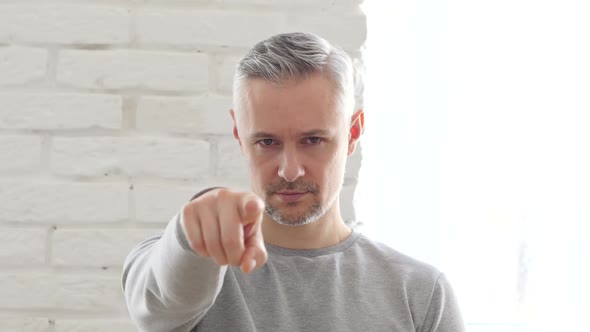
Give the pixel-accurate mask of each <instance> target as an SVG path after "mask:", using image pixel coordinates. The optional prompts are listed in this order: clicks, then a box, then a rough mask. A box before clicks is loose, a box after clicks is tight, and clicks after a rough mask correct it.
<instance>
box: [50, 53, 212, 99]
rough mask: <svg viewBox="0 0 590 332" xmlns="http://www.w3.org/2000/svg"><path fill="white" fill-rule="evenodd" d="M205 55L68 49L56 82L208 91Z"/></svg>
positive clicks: (63, 55) (61, 58)
mask: <svg viewBox="0 0 590 332" xmlns="http://www.w3.org/2000/svg"><path fill="white" fill-rule="evenodd" d="M208 66H209V63H208V58H207V56H206V55H203V54H195V53H173V52H154V51H128V50H115V51H111V50H101V51H96V50H94V51H87V50H66V51H62V52H60V54H59V59H58V66H57V80H58V82H60V83H64V84H67V85H71V86H75V87H80V88H90V89H153V90H161V91H191V92H197V91H205V90H207V87H208V84H209V83H208V82H209V69H208Z"/></svg>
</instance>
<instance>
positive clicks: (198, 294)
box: [122, 211, 227, 332]
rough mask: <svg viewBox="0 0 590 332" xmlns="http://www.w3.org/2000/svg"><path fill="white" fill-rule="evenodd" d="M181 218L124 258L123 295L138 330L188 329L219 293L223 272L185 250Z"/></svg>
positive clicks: (177, 330)
mask: <svg viewBox="0 0 590 332" xmlns="http://www.w3.org/2000/svg"><path fill="white" fill-rule="evenodd" d="M181 218H182V211H181V212H179V213H178V214H177V215H176V216H175V217H174V218H173V219H172V220H171V221H170V222H169V223H168V225H167V227H166V229H165V231H164V233H163V234H162V235H161V236H155V237H151V238H149V239H147V240H145V241H143V242H142V243H140V244H139V245H138V246H137V247H135V248H134V249H133V250H132V251H131V252H130V253H129V255H128V256H127V259H126V260H125V263H124V266H123V276H122V283H123V291H124V293H125V299H126V301H127V307H128V310H129V314H130V316H131V319H132V320H133V322H134V323H135V325H136V326H137V327H138V329H139V330H140V331H158V332H161V331H174V332H180V331H190V330H191V329H193V328H194V327H195V326H196V325H197V323H198V322H199V321H200V320H201V319H202V318H203V316H204V315H205V314H206V313H207V310H208V309H209V308H210V307H211V306H212V305H213V302H214V301H215V299H216V297H217V295H218V294H219V291H220V290H221V286H222V284H223V279H224V276H225V273H226V270H227V268H226V267H225V266H219V265H217V264H216V263H215V262H214V261H213V260H211V259H210V258H205V257H201V256H199V255H197V254H196V253H195V252H194V251H193V250H192V249H190V247H189V245H188V242H187V241H186V238H185V236H184V234H183V231H182V227H181V224H180V222H181Z"/></svg>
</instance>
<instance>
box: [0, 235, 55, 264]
mask: <svg viewBox="0 0 590 332" xmlns="http://www.w3.org/2000/svg"><path fill="white" fill-rule="evenodd" d="M46 238H47V230H45V229H27V228H25V229H22V228H7V227H0V243H2V250H1V251H0V265H35V264H43V263H44V262H45V239H46Z"/></svg>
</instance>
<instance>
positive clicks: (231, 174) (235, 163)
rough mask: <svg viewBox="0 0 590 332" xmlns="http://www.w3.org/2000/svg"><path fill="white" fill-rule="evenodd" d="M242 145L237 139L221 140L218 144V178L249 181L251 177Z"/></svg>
mask: <svg viewBox="0 0 590 332" xmlns="http://www.w3.org/2000/svg"><path fill="white" fill-rule="evenodd" d="M249 174H250V173H249V172H248V164H247V163H246V161H245V159H244V157H243V155H242V153H241V151H240V145H239V143H238V141H236V139H235V138H233V137H231V138H226V139H221V140H219V142H218V143H217V176H219V177H221V178H230V179H236V180H237V179H247V178H248V176H249Z"/></svg>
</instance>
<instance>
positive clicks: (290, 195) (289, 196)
mask: <svg viewBox="0 0 590 332" xmlns="http://www.w3.org/2000/svg"><path fill="white" fill-rule="evenodd" d="M305 194H307V192H304V191H303V192H301V191H297V192H295V191H281V192H277V193H276V195H277V196H278V197H279V198H280V199H281V200H282V201H283V202H285V203H292V202H296V201H298V200H299V199H301V198H302V197H303V196H305Z"/></svg>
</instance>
